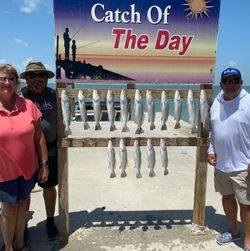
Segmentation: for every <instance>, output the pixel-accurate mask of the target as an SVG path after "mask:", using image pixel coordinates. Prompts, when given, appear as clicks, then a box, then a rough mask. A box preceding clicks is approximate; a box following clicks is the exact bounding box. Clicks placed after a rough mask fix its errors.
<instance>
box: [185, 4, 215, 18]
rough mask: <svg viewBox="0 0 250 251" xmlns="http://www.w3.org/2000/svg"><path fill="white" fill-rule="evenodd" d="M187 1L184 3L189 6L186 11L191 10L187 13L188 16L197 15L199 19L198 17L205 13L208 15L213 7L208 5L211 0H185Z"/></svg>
mask: <svg viewBox="0 0 250 251" xmlns="http://www.w3.org/2000/svg"><path fill="white" fill-rule="evenodd" d="M185 1H186V2H187V3H185V4H183V5H185V6H188V8H187V9H185V10H186V11H189V13H188V14H187V17H188V16H190V15H191V16H192V17H195V19H196V20H197V18H198V17H202V16H203V14H205V15H206V16H208V12H209V9H210V8H213V6H208V3H209V2H210V1H209V0H208V1H206V0H185Z"/></svg>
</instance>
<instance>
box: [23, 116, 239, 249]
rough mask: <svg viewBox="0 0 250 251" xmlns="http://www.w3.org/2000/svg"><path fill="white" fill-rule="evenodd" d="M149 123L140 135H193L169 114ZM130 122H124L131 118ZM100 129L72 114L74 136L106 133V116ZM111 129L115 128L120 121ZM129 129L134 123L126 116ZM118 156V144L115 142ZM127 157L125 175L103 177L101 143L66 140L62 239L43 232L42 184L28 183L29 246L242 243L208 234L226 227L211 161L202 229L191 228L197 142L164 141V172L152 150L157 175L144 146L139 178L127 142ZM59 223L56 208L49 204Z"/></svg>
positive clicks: (232, 246)
mask: <svg viewBox="0 0 250 251" xmlns="http://www.w3.org/2000/svg"><path fill="white" fill-rule="evenodd" d="M157 118H158V119H157V123H156V124H157V129H156V130H155V131H153V133H152V131H149V130H148V129H147V127H149V125H148V123H146V122H145V125H144V126H143V127H144V128H145V133H144V134H143V136H145V137H152V135H154V136H155V137H160V135H167V136H169V135H172V136H173V137H177V136H183V135H186V136H189V135H190V136H194V135H191V134H190V133H189V132H190V130H191V126H190V125H188V124H187V123H184V122H182V128H181V129H178V130H174V129H173V123H174V121H173V120H172V119H170V120H169V122H168V131H167V132H161V131H160V130H159V125H160V121H159V117H157ZM130 123H131V124H130ZM102 126H103V130H102V131H100V132H95V131H94V130H93V124H91V130H90V131H88V132H83V130H82V123H81V122H77V121H75V122H73V123H72V125H71V128H72V130H73V137H83V136H87V135H89V134H92V135H93V133H95V137H98V135H99V136H100V137H103V136H104V135H106V136H107V137H109V135H110V133H109V132H108V130H107V128H108V124H107V122H102ZM117 128H118V130H117V131H116V132H112V136H114V137H115V136H118V135H120V136H121V132H120V131H121V130H120V129H121V127H120V124H119V123H117ZM129 128H130V129H131V132H130V133H125V134H126V135H124V134H122V135H124V136H126V137H127V136H129V135H134V131H135V130H134V129H135V127H134V125H133V124H132V122H129ZM115 151H116V158H117V162H118V163H119V154H118V148H116V149H115ZM127 151H128V161H129V165H128V168H127V177H125V178H121V177H120V173H121V171H120V170H119V169H118V167H117V168H116V170H115V171H116V174H117V177H116V178H113V179H110V177H109V175H110V170H109V169H108V159H107V149H106V148H105V147H102V148H69V149H68V156H69V212H70V213H69V218H70V235H69V240H68V241H65V240H63V239H59V240H58V241H54V242H49V241H47V239H46V232H45V217H46V216H45V209H44V203H43V199H42V190H41V189H40V188H39V187H35V189H34V190H33V192H32V195H31V198H32V199H31V207H30V210H31V211H30V212H29V216H30V220H29V243H28V245H29V247H30V249H31V250H33V251H47V250H48V251H50V250H51V251H52V250H64V251H66V250H83V251H89V250H93V251H99V250H100V251H101V250H104V251H168V250H171V251H178V250H194V251H195V250H209V251H223V250H227V251H228V250H242V240H241V241H239V242H237V243H231V244H229V245H227V246H224V247H222V246H218V245H217V244H216V242H215V238H216V236H217V235H218V233H219V232H222V231H225V230H227V225H226V219H225V216H224V213H223V209H222V206H221V201H220V196H219V195H218V194H217V193H215V192H214V188H213V167H211V166H208V179H207V195H206V223H205V226H204V227H205V230H204V231H202V232H199V231H198V232H197V231H192V230H193V229H192V209H193V198H194V182H195V162H196V147H168V156H169V165H168V170H169V174H168V175H166V176H164V175H163V169H162V167H161V164H160V149H159V147H158V146H155V151H156V166H155V173H156V176H155V177H153V178H150V177H149V176H148V173H149V170H148V167H147V159H146V148H145V147H141V151H142V169H141V171H142V176H143V177H142V178H141V179H136V177H135V173H136V171H135V169H134V168H133V148H132V147H127ZM55 218H56V221H57V223H58V211H57V212H56V217H55Z"/></svg>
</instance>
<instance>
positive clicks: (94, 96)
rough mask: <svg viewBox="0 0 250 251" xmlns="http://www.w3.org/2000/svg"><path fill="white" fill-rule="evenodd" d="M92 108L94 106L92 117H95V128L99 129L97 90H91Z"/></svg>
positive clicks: (99, 104) (99, 99) (99, 116)
mask: <svg viewBox="0 0 250 251" xmlns="http://www.w3.org/2000/svg"><path fill="white" fill-rule="evenodd" d="M93 108H94V118H95V130H96V131H97V130H101V129H102V128H101V125H100V123H99V122H100V120H101V116H102V110H101V98H100V96H99V94H98V92H97V90H94V91H93Z"/></svg>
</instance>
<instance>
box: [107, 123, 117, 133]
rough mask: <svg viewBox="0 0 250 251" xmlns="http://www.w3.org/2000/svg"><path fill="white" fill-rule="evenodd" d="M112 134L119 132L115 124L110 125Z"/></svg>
mask: <svg viewBox="0 0 250 251" xmlns="http://www.w3.org/2000/svg"><path fill="white" fill-rule="evenodd" d="M109 130H110V132H112V131H115V130H117V128H116V126H115V125H114V124H112V125H110V129H109Z"/></svg>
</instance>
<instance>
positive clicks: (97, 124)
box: [95, 122, 102, 131]
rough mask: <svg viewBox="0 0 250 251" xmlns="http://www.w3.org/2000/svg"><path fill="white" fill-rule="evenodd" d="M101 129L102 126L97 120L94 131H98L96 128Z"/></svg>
mask: <svg viewBox="0 0 250 251" xmlns="http://www.w3.org/2000/svg"><path fill="white" fill-rule="evenodd" d="M101 129H102V127H101V125H100V123H99V122H97V123H96V124H95V131H98V130H101Z"/></svg>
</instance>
